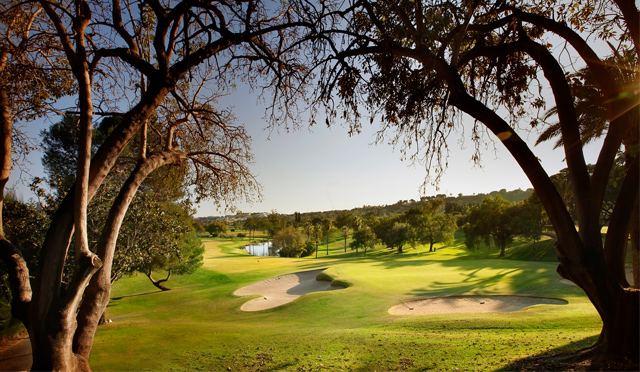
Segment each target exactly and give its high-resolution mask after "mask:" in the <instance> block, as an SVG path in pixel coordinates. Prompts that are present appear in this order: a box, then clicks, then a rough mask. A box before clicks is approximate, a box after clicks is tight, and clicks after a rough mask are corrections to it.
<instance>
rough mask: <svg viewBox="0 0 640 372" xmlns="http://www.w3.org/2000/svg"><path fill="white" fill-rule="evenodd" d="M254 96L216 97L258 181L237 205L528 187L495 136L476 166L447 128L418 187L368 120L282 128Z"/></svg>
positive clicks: (303, 205) (553, 162)
mask: <svg viewBox="0 0 640 372" xmlns="http://www.w3.org/2000/svg"><path fill="white" fill-rule="evenodd" d="M256 102H257V99H256V97H255V95H252V94H250V93H248V92H246V91H244V92H243V91H237V92H235V93H234V94H232V95H231V96H229V97H226V98H225V99H224V100H223V104H224V105H228V106H230V107H231V108H232V109H233V110H234V112H235V114H236V116H237V117H238V121H237V123H236V124H243V125H245V126H246V128H247V130H248V132H249V134H250V135H251V137H252V148H253V153H254V155H255V163H254V164H253V165H251V167H250V168H251V170H252V171H253V173H254V175H255V176H256V178H257V180H258V182H260V184H261V185H262V187H263V199H262V202H257V203H253V204H248V203H243V202H239V203H237V204H236V205H235V207H236V208H237V209H238V210H240V211H242V212H271V211H277V212H279V213H286V214H290V213H293V212H313V211H327V210H336V209H351V208H355V207H361V206H363V205H384V204H393V203H395V202H397V201H398V200H410V199H419V198H420V197H421V196H424V195H436V194H447V195H449V194H453V195H457V194H459V193H462V194H465V195H467V194H474V193H488V192H491V191H494V190H500V189H507V190H513V189H517V188H521V189H523V190H524V189H527V188H529V187H531V184H530V182H529V181H528V179H527V178H526V177H525V175H524V173H523V172H522V170H520V168H519V167H518V165H517V164H516V162H515V161H514V160H513V159H512V158H511V156H510V155H509V154H508V153H507V152H506V151H505V150H504V149H503V147H502V145H501V143H500V142H499V141H497V140H496V141H495V148H496V149H497V151H494V150H493V147H491V149H490V150H488V151H485V152H484V153H483V158H482V163H481V166H477V165H474V163H473V162H472V161H471V156H472V153H473V144H472V143H471V141H470V140H469V139H468V138H464V141H461V140H462V139H463V137H462V135H461V134H459V133H458V134H456V133H454V134H453V135H452V136H451V141H450V151H451V153H450V157H449V167H448V169H447V171H446V172H445V174H444V175H443V177H442V179H441V181H440V183H439V186H438V189H437V188H436V187H435V186H431V185H429V186H428V187H427V189H426V193H424V194H421V193H420V191H421V186H422V184H423V182H424V178H425V175H426V172H425V169H424V167H423V166H422V165H421V164H411V163H410V162H409V161H401V160H400V158H401V154H400V151H399V149H394V148H393V147H392V146H390V145H388V144H379V145H373V144H372V143H373V142H374V140H375V137H374V135H375V132H376V130H377V128H376V127H375V126H372V125H365V126H364V127H363V131H362V133H361V134H359V135H355V136H352V137H350V136H349V135H348V129H347V128H346V127H345V126H340V125H335V126H333V127H331V128H327V127H326V126H324V125H316V126H314V127H312V128H310V129H309V128H304V127H303V128H301V129H299V130H296V131H293V132H288V133H287V132H286V131H285V130H280V131H279V132H278V131H277V130H274V131H270V130H268V129H267V123H266V122H265V121H264V120H263V116H264V108H263V107H261V106H260V105H259V104H258V103H256ZM52 120H54V121H57V120H58V118H53V119H52ZM469 122H470V120H469ZM48 124H49V123H47V122H45V123H42V122H36V123H29V127H28V131H29V132H30V133H32V135H34V136H36V135H38V134H39V133H40V131H41V130H43V129H45V127H47V126H48ZM467 132H468V131H467ZM521 136H523V137H524V138H525V139H527V140H528V141H529V142H530V143H533V142H535V139H536V138H537V134H536V133H534V132H532V133H529V134H528V135H527V133H524V134H523V133H521ZM462 143H464V144H462ZM552 147H553V146H552V143H548V144H543V145H541V146H536V147H533V150H534V152H535V153H536V155H537V156H538V157H539V158H540V159H541V161H542V164H543V166H544V167H545V169H546V170H547V172H548V173H549V174H554V173H557V172H558V171H559V170H560V169H562V168H564V167H565V165H564V162H563V158H564V155H563V152H562V150H552ZM597 148H598V146H597V144H596V145H589V147H588V148H587V151H586V152H587V161H588V162H595V160H596V154H597V152H596V150H597ZM29 160H30V162H31V164H28V165H27V166H26V167H23V168H28V170H29V172H28V173H21V172H22V171H21V170H20V169H17V168H16V169H15V170H14V172H12V175H11V179H10V187H11V185H13V186H14V187H15V189H16V191H17V193H18V194H19V195H21V196H22V197H23V198H24V199H29V198H33V194H32V193H31V192H30V191H29V190H28V187H26V185H25V184H28V182H30V180H31V179H32V176H43V171H42V165H41V163H40V153H38V152H34V153H32V154H31V155H30V156H29ZM20 176H21V179H20V178H19V177H20ZM227 213H231V212H230V210H224V209H223V210H218V209H216V207H215V206H214V204H213V203H212V202H207V201H204V202H202V203H200V204H199V205H198V208H197V214H196V216H198V217H206V216H216V215H224V214H227Z"/></svg>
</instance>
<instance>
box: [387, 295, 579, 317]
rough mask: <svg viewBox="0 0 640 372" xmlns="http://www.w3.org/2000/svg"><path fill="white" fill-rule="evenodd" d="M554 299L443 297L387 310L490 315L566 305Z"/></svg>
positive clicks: (408, 313)
mask: <svg viewBox="0 0 640 372" xmlns="http://www.w3.org/2000/svg"><path fill="white" fill-rule="evenodd" d="M566 304H567V301H565V300H559V299H555V298H545V297H529V296H475V295H469V296H445V297H432V298H425V299H421V300H414V301H409V302H402V303H401V304H399V305H396V306H394V307H392V308H390V309H389V314H391V315H425V314H447V313H492V312H510V311H518V310H522V309H524V308H526V307H529V306H533V305H566Z"/></svg>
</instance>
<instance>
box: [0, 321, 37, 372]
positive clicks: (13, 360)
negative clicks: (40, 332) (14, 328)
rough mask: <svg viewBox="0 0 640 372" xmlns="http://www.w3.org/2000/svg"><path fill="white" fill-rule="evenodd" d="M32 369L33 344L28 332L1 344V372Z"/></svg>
mask: <svg viewBox="0 0 640 372" xmlns="http://www.w3.org/2000/svg"><path fill="white" fill-rule="evenodd" d="M30 369H31V343H30V342H29V335H28V334H27V332H26V331H24V332H23V333H21V334H19V335H18V336H16V337H14V338H12V339H10V340H7V341H5V342H4V343H2V344H0V371H28V370H30Z"/></svg>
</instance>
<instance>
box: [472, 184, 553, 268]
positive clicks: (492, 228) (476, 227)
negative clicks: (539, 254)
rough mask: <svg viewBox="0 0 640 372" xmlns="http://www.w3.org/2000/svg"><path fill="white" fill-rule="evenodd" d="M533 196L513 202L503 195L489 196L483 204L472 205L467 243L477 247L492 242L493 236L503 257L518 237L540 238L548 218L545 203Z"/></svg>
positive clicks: (473, 248)
mask: <svg viewBox="0 0 640 372" xmlns="http://www.w3.org/2000/svg"><path fill="white" fill-rule="evenodd" d="M533 199H534V198H533V197H531V198H529V199H527V200H526V201H525V202H521V203H512V202H509V201H507V200H504V199H503V198H501V197H499V196H498V197H496V198H492V197H486V198H485V199H483V200H482V203H480V204H478V205H475V206H472V207H471V208H470V210H469V214H468V215H467V216H466V221H467V222H466V223H465V224H464V226H463V227H462V229H463V231H464V234H465V244H466V246H467V247H468V248H469V249H471V250H475V249H477V248H478V245H479V243H480V242H481V241H484V242H485V244H486V245H490V243H491V239H493V241H494V243H495V245H496V246H498V247H500V257H503V256H504V254H505V250H506V248H507V246H509V244H511V243H512V242H513V239H514V238H515V237H516V236H522V237H524V238H528V239H531V240H533V241H534V242H535V241H536V240H540V238H541V237H542V230H543V227H544V225H545V224H546V219H545V218H544V216H543V212H542V208H541V206H540V205H539V204H536V203H534V202H533V201H532V200H533ZM534 258H535V252H534Z"/></svg>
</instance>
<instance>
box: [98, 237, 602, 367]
mask: <svg viewBox="0 0 640 372" xmlns="http://www.w3.org/2000/svg"><path fill="white" fill-rule="evenodd" d="M203 243H204V245H205V248H206V252H205V256H204V264H203V266H202V268H201V269H199V270H198V271H197V272H196V273H195V274H193V275H189V276H174V277H172V278H171V280H170V281H169V282H167V285H168V286H169V287H171V288H173V289H172V290H170V291H166V292H161V291H158V290H157V289H156V288H155V287H153V286H152V285H151V283H150V282H149V280H148V279H147V278H146V277H145V276H144V275H137V276H131V277H125V278H123V279H121V280H119V281H117V282H116V283H115V284H114V285H113V290H112V295H111V302H110V304H109V306H108V308H107V318H110V319H112V320H113V322H112V323H109V324H108V325H105V326H101V327H100V328H99V329H98V332H97V334H96V338H95V342H94V346H93V350H92V353H91V359H90V363H91V366H92V368H93V369H94V370H96V371H123V370H135V371H186V370H188V371H197V370H203V371H394V370H410V371H417V370H438V371H446V370H452V371H453V370H473V371H486V370H510V369H511V368H510V367H509V366H510V365H511V363H513V362H515V361H517V360H520V359H523V358H527V357H530V356H537V355H542V354H545V353H554V352H559V351H564V350H573V349H578V348H580V347H584V346H587V345H589V344H590V343H592V342H593V341H594V340H595V338H596V337H597V336H598V334H599V332H600V328H601V322H600V319H599V317H598V315H597V313H596V311H595V309H594V308H593V306H592V305H591V303H590V302H589V300H588V299H587V297H586V296H585V295H584V294H583V292H582V291H581V290H580V289H579V288H577V287H576V286H573V285H571V284H567V283H566V282H563V281H561V280H560V277H559V276H558V274H557V273H556V272H555V270H556V265H557V264H556V263H554V262H539V261H520V260H513V259H497V258H471V257H470V256H469V252H468V251H467V250H466V249H464V248H463V247H462V246H461V245H460V244H459V242H458V244H453V245H449V246H445V247H440V248H439V249H438V251H437V252H433V253H424V249H423V250H421V251H422V252H423V253H421V254H417V252H416V251H415V250H413V249H410V250H408V251H407V252H405V253H403V254H397V253H395V252H393V251H389V250H387V249H384V248H379V249H377V250H375V251H373V252H370V253H368V254H367V257H361V256H360V257H356V256H355V254H354V252H352V251H349V252H347V253H345V252H344V251H343V243H341V242H340V241H337V242H335V243H333V244H331V245H330V247H329V255H326V252H325V250H324V248H322V249H321V250H320V254H319V257H318V258H317V259H316V258H313V257H307V258H278V257H257V256H250V255H249V254H248V253H247V252H245V251H242V250H241V249H239V248H241V247H242V246H243V245H245V244H246V243H247V242H246V241H244V242H243V241H240V240H235V241H223V240H215V239H204V240H203ZM538 244H540V243H538ZM319 269H325V270H324V271H323V272H322V273H321V274H320V276H321V277H320V279H324V280H328V281H329V282H331V283H332V285H334V286H339V287H341V288H343V289H341V290H330V291H319V292H314V293H309V294H304V295H301V296H299V297H297V298H295V299H294V300H293V301H291V302H288V303H285V304H282V305H280V306H277V307H273V308H270V309H265V310H261V311H242V310H241V307H242V306H243V304H245V303H246V302H247V301H249V300H251V299H253V298H259V297H260V296H261V295H260V294H255V295H248V296H238V295H234V292H235V291H237V290H239V289H240V288H243V287H246V286H249V285H252V284H255V283H259V282H261V281H263V280H268V279H270V278H271V279H273V278H277V277H279V276H284V275H287V274H292V273H298V272H306V271H311V270H319ZM463 295H479V296H505V295H517V296H528V297H542V298H549V299H555V300H557V303H555V304H541V305H533V306H529V307H525V308H523V309H522V310H518V311H512V312H482V313H476V312H467V313H440V314H425V315H406V316H403V315H392V314H390V313H389V309H390V308H392V307H393V306H396V305H399V304H402V303H410V301H413V300H419V299H424V298H435V297H445V296H463Z"/></svg>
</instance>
